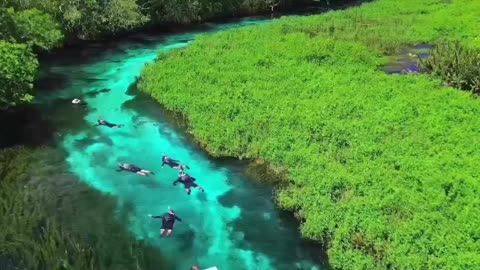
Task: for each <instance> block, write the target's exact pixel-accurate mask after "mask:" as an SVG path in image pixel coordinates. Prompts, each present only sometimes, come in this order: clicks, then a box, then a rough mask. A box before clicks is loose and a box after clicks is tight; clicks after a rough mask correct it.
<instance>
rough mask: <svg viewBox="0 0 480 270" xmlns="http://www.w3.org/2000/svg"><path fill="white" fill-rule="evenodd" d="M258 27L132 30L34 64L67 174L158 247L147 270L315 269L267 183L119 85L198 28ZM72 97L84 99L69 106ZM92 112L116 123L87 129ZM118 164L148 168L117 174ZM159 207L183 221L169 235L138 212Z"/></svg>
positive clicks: (314, 254) (315, 252)
mask: <svg viewBox="0 0 480 270" xmlns="http://www.w3.org/2000/svg"><path fill="white" fill-rule="evenodd" d="M263 23H268V20H262V19H244V20H242V21H237V22H235V23H229V24H218V25H212V24H210V25H209V30H201V31H192V32H188V33H181V34H172V35H157V34H138V35H134V36H130V37H126V38H124V39H122V40H120V41H118V40H117V41H114V42H111V43H110V44H105V43H102V44H100V43H97V44H95V43H94V44H90V45H87V46H84V47H82V48H81V49H78V48H76V49H71V48H70V49H68V48H67V49H65V50H64V51H61V52H59V53H58V54H55V55H54V56H51V57H49V59H47V60H45V61H44V62H43V63H42V70H41V79H40V80H39V83H38V87H39V88H40V90H39V97H38V99H37V103H38V104H39V106H40V107H42V106H44V107H45V108H47V107H48V108H49V113H50V117H51V118H52V121H53V123H55V127H54V128H55V132H56V133H57V135H58V138H59V141H60V147H62V148H63V150H64V151H66V153H67V157H68V158H67V163H68V164H69V168H70V172H71V173H73V174H74V175H75V176H76V177H78V179H80V180H81V181H83V182H85V183H86V184H88V185H89V186H90V187H92V188H94V189H96V190H98V191H101V192H102V193H106V194H110V195H112V196H114V197H115V198H116V200H117V201H118V207H117V213H116V214H117V215H118V217H119V218H118V219H117V220H118V222H122V223H124V224H123V225H124V226H126V227H127V228H128V231H129V232H130V233H131V234H132V235H134V236H135V237H136V238H137V239H143V240H145V241H147V242H148V243H149V244H150V245H152V246H154V247H157V248H158V250H159V254H158V256H163V257H164V258H165V260H166V261H168V265H169V266H163V267H162V266H159V265H156V266H155V267H154V268H155V269H167V268H166V267H169V268H170V267H172V265H173V269H190V267H191V266H192V265H200V266H201V267H202V268H208V267H211V266H217V267H218V268H219V269H221V270H227V269H231V270H241V269H257V270H272V269H321V268H322V266H321V264H320V261H319V257H320V256H319V254H320V252H319V249H318V247H315V246H314V245H311V244H309V243H307V242H305V241H303V240H301V238H300V235H299V233H298V223H297V222H295V221H294V220H293V217H292V216H291V214H285V213H282V212H281V211H279V210H278V209H276V208H275V205H274V202H273V199H272V188H271V187H268V186H265V185H263V184H259V183H258V181H250V180H249V179H247V178H248V177H247V176H246V174H245V170H246V168H245V165H243V164H241V163H240V162H235V161H221V160H215V159H212V158H211V157H209V156H208V155H207V154H206V153H205V152H203V151H202V150H201V149H200V148H199V147H198V146H197V145H195V144H194V143H192V141H191V140H189V139H188V138H186V136H185V133H184V131H182V130H179V129H178V127H177V126H175V125H173V124H172V123H171V121H169V120H168V119H167V118H168V117H166V116H165V114H164V112H163V111H162V109H161V107H160V106H159V105H158V104H156V103H155V102H153V101H152V100H149V99H148V98H145V97H142V98H136V96H135V95H134V94H132V93H131V92H129V90H128V89H129V87H130V86H131V85H132V84H133V83H134V82H135V80H136V77H137V76H138V75H139V74H140V72H141V70H142V68H143V66H144V65H145V64H146V63H149V62H151V61H153V60H154V59H155V58H156V56H157V55H158V53H159V52H161V51H169V50H172V49H177V48H181V47H184V46H188V44H189V43H190V42H192V41H193V40H194V38H195V36H196V35H198V34H206V33H211V32H214V31H221V30H225V29H228V28H233V27H248V26H249V25H258V24H263ZM74 98H79V99H82V100H84V101H86V103H87V105H86V106H75V105H73V104H71V100H72V99H74ZM199 98H201V97H199ZM52 108H53V109H52ZM98 117H102V118H104V119H107V120H108V121H111V122H114V123H119V124H124V125H125V127H124V128H121V129H109V128H106V127H95V126H94V124H95V123H96V120H97V118H98ZM163 152H166V153H167V154H168V155H169V156H172V157H174V158H176V159H179V160H182V161H184V162H185V163H186V164H188V165H189V166H190V168H191V169H190V170H189V174H191V175H192V176H194V177H196V179H197V183H198V184H199V185H201V186H202V187H204V188H205V190H206V192H205V193H201V192H199V191H198V190H193V191H192V194H191V195H190V196H188V195H187V194H186V193H185V190H184V189H183V188H181V187H180V186H176V187H175V186H173V185H172V182H173V181H174V180H175V179H176V177H177V173H178V172H177V171H175V170H172V169H170V168H167V167H166V168H163V169H162V168H161V167H160V165H161V155H162V153H163ZM118 163H132V164H135V165H137V166H140V167H142V168H145V169H149V170H152V171H154V172H155V173H156V174H155V175H154V176H151V177H142V176H140V175H135V174H131V173H126V172H116V171H115V169H116V168H117V164H118ZM78 197H79V198H80V200H82V199H81V198H82V197H81V196H78ZM84 199H85V200H88V198H84ZM78 203H81V202H78ZM167 207H171V208H172V209H174V210H175V211H176V213H177V214H178V216H179V217H181V218H182V219H183V221H182V222H177V223H176V224H175V230H174V234H173V235H172V237H170V238H169V239H162V238H160V237H159V229H160V220H158V219H151V218H148V217H147V215H148V214H154V215H161V214H163V213H165V212H166V211H167ZM93 211H94V209H93ZM120 217H122V218H120ZM125 217H127V218H125ZM72 218H74V217H72ZM85 230H88V228H86V229H85ZM112 241H115V239H112Z"/></svg>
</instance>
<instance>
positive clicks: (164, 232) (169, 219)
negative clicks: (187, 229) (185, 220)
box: [148, 209, 182, 237]
mask: <svg viewBox="0 0 480 270" xmlns="http://www.w3.org/2000/svg"><path fill="white" fill-rule="evenodd" d="M148 216H149V217H151V218H161V219H162V228H161V229H160V236H166V237H168V236H170V234H172V232H173V224H175V220H178V221H182V219H181V218H179V217H178V216H177V215H175V212H174V211H173V210H171V209H168V213H167V214H165V215H163V216H152V215H148Z"/></svg>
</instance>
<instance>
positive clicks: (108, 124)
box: [97, 120, 122, 128]
mask: <svg viewBox="0 0 480 270" xmlns="http://www.w3.org/2000/svg"><path fill="white" fill-rule="evenodd" d="M97 121H98V125H97V126H107V127H109V128H114V127H121V126H122V125H117V124H112V123H110V122H107V121H105V120H97Z"/></svg>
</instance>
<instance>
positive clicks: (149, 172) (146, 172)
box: [140, 170, 154, 174]
mask: <svg viewBox="0 0 480 270" xmlns="http://www.w3.org/2000/svg"><path fill="white" fill-rule="evenodd" d="M140 172H142V173H144V174H154V173H153V172H151V171H147V170H140Z"/></svg>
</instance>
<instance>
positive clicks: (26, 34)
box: [0, 8, 63, 50]
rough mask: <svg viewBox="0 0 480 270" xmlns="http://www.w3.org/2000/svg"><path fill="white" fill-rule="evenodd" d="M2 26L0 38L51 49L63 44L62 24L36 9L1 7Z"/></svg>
mask: <svg viewBox="0 0 480 270" xmlns="http://www.w3.org/2000/svg"><path fill="white" fill-rule="evenodd" d="M0 18H1V19H2V24H3V25H2V26H3V27H1V28H0V39H2V40H6V41H9V42H13V43H26V44H29V45H32V46H33V47H34V48H38V49H43V50H50V49H52V48H55V47H57V46H59V45H61V44H62V42H63V34H62V32H61V31H60V26H59V25H58V24H57V23H56V22H55V21H54V20H53V19H52V18H51V17H50V15H48V14H45V13H43V12H41V11H39V10H36V9H29V10H24V11H20V12H15V11H14V9H13V8H8V9H5V8H0Z"/></svg>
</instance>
